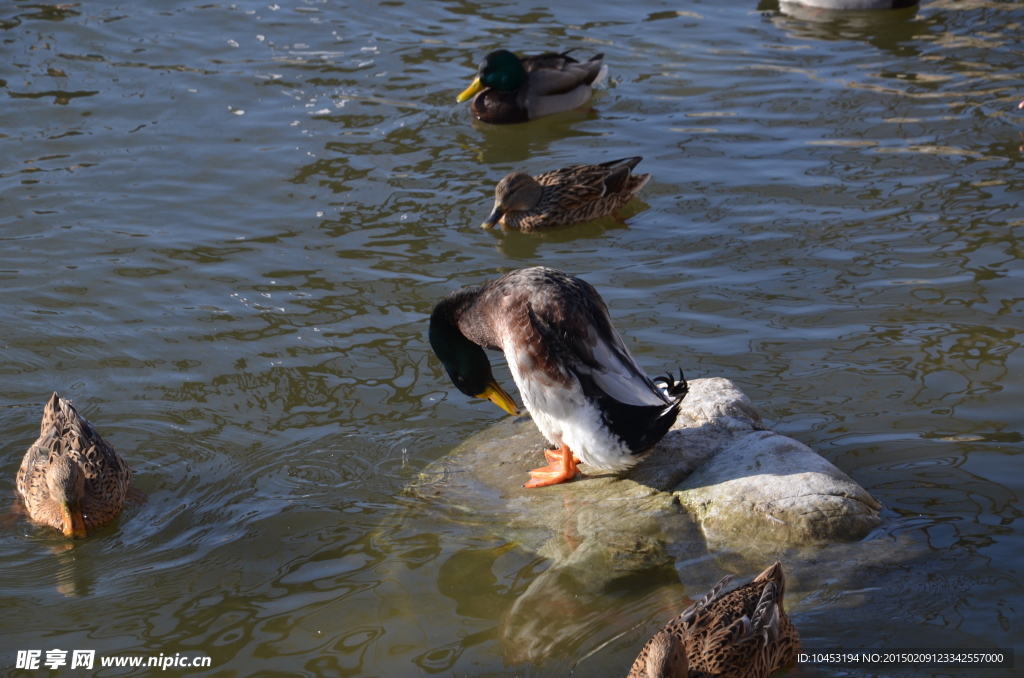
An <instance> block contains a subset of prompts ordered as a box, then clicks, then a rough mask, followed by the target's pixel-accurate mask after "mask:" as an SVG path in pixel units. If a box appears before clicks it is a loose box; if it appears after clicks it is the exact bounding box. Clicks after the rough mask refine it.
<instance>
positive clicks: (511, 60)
mask: <svg viewBox="0 0 1024 678" xmlns="http://www.w3.org/2000/svg"><path fill="white" fill-rule="evenodd" d="M525 84H526V70H525V69H524V68H523V62H522V61H520V59H519V57H517V56H516V55H515V54H513V53H512V52H510V51H508V50H507V49H499V50H495V51H493V52H491V53H490V54H488V55H487V56H485V57H484V60H483V61H481V62H480V68H479V69H477V72H476V78H475V79H474V80H473V82H472V84H470V86H469V87H467V88H466V89H465V90H464V91H463V92H462V94H460V95H459V98H458V99H457V100H456V101H458V102H459V103H462V102H463V101H467V100H468V99H470V98H471V97H473V96H475V95H476V94H477V92H480V91H482V90H483V89H484V88H487V87H489V88H491V89H496V90H499V91H502V92H514V91H515V90H517V89H519V88H520V87H522V86H523V85H525Z"/></svg>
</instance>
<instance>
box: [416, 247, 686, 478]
mask: <svg viewBox="0 0 1024 678" xmlns="http://www.w3.org/2000/svg"><path fill="white" fill-rule="evenodd" d="M430 345H431V347H432V348H433V349H434V353H436V354H437V357H438V358H440V359H441V362H442V364H444V367H445V369H446V370H447V371H448V376H450V377H451V379H452V382H453V383H454V384H455V386H456V387H457V388H458V389H459V390H460V391H462V392H463V393H465V394H466V395H469V396H473V397H476V398H485V399H488V400H491V401H492V402H494V403H495V404H496V405H498V406H499V407H501V408H502V409H504V410H505V411H506V412H508V413H510V414H518V408H517V407H516V404H515V402H514V401H513V400H512V398H511V397H510V396H509V395H508V394H507V393H506V392H505V391H504V389H502V388H501V386H500V385H498V383H497V381H495V379H494V376H493V375H492V373H491V365H490V363H489V362H488V360H487V355H486V354H485V353H484V349H485V348H486V349H490V350H494V351H503V352H504V353H505V359H506V360H507V361H508V365H509V368H510V369H511V371H512V377H513V379H515V382H516V385H517V386H518V387H519V393H520V395H521V396H522V398H523V403H524V404H525V405H526V409H528V410H529V411H530V414H531V415H532V416H533V421H534V423H536V425H537V428H538V429H540V432H541V433H542V434H543V435H544V437H545V438H547V439H548V441H549V442H551V443H552V444H553V445H555V446H556V449H555V450H547V451H546V452H545V456H546V457H547V459H548V462H549V465H548V466H546V467H543V468H539V469H534V470H533V471H530V475H531V476H533V478H532V480H530V481H529V482H528V483H527V484H526V487H540V486H543V485H554V484H556V483H561V482H565V481H567V480H571V479H572V478H573V477H574V476H575V474H576V472H577V468H576V465H577V464H578V463H580V462H582V463H585V464H588V465H590V466H593V467H594V468H596V469H605V470H611V471H622V470H625V469H627V468H629V467H631V466H633V465H634V464H635V463H636V462H637V455H639V454H642V453H644V452H646V451H647V450H649V449H650V448H652V447H654V445H655V444H656V443H657V442H658V441H659V440H661V439H662V437H663V436H664V435H665V434H666V433H667V432H668V430H669V428H670V427H671V426H672V424H673V423H674V422H675V420H676V415H677V414H678V413H679V405H680V403H681V402H682V399H683V397H684V396H685V395H686V390H687V387H686V381H685V380H683V379H682V378H680V379H679V380H678V381H676V380H675V379H672V378H661V381H664V382H665V383H664V387H663V388H660V387H658V386H656V385H655V384H654V382H652V381H651V379H650V378H649V377H648V376H647V375H646V374H644V371H643V370H642V369H641V368H640V366H639V365H637V363H636V360H634V358H633V356H632V355H630V353H629V351H628V350H627V349H626V346H625V344H623V343H622V339H621V338H620V337H619V334H618V333H617V332H616V331H615V328H614V327H612V321H611V317H610V316H609V314H608V307H607V306H606V305H605V303H604V300H602V299H601V296H600V295H599V294H598V293H597V290H595V289H594V288H593V287H592V286H591V285H590V284H588V283H586V282H585V281H583V280H580V279H579V278H574V277H572V276H569V275H566V274H565V273H562V272H561V271H556V270H554V269H551V268H543V267H537V268H527V269H522V270H518V271H512V272H511V273H508V274H506V275H504V276H502V277H501V278H498V279H497V280H492V281H490V282H486V283H484V284H483V285H480V286H479V287H469V288H465V289H461V290H458V291H456V292H453V293H451V294H450V295H448V297H447V298H446V299H444V300H443V301H442V302H440V303H439V304H438V305H437V306H436V307H435V308H434V312H433V314H432V315H431V316H430ZM680 377H681V375H680Z"/></svg>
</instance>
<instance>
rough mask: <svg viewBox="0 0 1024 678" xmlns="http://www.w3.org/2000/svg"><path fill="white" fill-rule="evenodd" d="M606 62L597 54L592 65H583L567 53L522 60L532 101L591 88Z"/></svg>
mask: <svg viewBox="0 0 1024 678" xmlns="http://www.w3.org/2000/svg"><path fill="white" fill-rule="evenodd" d="M569 51H572V50H569ZM603 60H604V54H597V55H595V56H593V57H591V58H590V60H589V61H583V62H580V61H577V60H576V59H573V58H572V57H570V56H569V52H568V51H567V52H562V53H561V54H555V53H550V52H549V53H546V54H538V55H536V56H529V57H522V59H521V61H522V64H523V69H524V70H525V71H526V73H527V78H528V80H527V82H528V86H529V90H530V96H532V97H540V96H553V95H556V94H565V93H567V92H571V91H572V90H574V89H576V88H577V87H579V86H581V85H590V84H592V83H593V82H594V80H596V79H597V76H598V75H599V74H600V73H601V66H602V65H603Z"/></svg>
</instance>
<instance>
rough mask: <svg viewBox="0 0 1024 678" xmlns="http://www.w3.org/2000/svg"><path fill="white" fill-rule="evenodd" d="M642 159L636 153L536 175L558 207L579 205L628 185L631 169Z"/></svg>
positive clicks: (573, 207)
mask: <svg viewBox="0 0 1024 678" xmlns="http://www.w3.org/2000/svg"><path fill="white" fill-rule="evenodd" d="M641 160H643V158H642V157H641V156H635V157H632V158H622V159H619V160H612V161H609V162H604V163H601V164H600V165H579V166H576V167H563V168H562V169H557V170H554V171H551V172H545V173H544V174H541V175H539V176H538V177H537V183H539V184H540V185H541V186H543V187H545V189H547V190H546V193H548V195H550V198H549V199H550V200H554V201H556V202H557V203H558V204H559V205H560V206H561V207H564V208H566V209H579V208H582V207H584V206H585V205H588V204H590V203H593V202H595V201H597V200H600V199H601V198H604V197H606V196H610V195H615V194H616V193H619V192H621V191H623V190H625V189H627V188H629V186H630V178H631V177H632V176H633V175H632V170H633V168H634V167H636V166H637V164H638V163H639V162H640V161H641Z"/></svg>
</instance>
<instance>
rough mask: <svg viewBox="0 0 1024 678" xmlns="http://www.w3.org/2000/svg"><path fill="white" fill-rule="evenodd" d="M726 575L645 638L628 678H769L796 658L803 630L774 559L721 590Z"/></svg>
mask: <svg viewBox="0 0 1024 678" xmlns="http://www.w3.org/2000/svg"><path fill="white" fill-rule="evenodd" d="M731 580H732V575H729V576H727V577H724V578H723V579H722V580H721V581H719V582H718V584H716V585H715V587H714V588H713V589H711V591H710V592H709V593H708V594H707V595H706V596H704V597H703V598H702V599H700V600H699V601H697V602H696V603H694V604H693V605H691V606H690V607H688V608H686V609H685V610H684V611H683V613H682V614H681V615H679V616H678V617H676V618H675V619H673V620H672V621H670V622H669V623H668V624H667V625H666V626H665V628H663V629H662V630H661V631H659V632H658V633H657V634H656V635H655V636H654V637H653V638H651V639H650V640H649V641H647V644H646V645H644V648H643V649H642V650H641V651H640V655H639V656H638V657H637V658H636V661H635V662H633V668H632V669H630V671H629V676H627V678H686V676H687V675H689V676H694V677H696V676H716V677H718V678H767V676H768V675H769V674H771V673H772V672H773V671H777V670H778V669H780V668H782V667H783V666H786V665H788V664H791V663H793V662H795V661H796V655H797V653H798V652H799V650H800V636H799V634H798V633H797V631H796V627H794V626H793V623H792V622H791V621H790V620H789V617H787V616H786V611H785V610H784V609H783V604H782V603H783V601H782V597H783V594H784V593H785V590H786V576H785V574H783V572H782V563H779V562H776V563H775V564H774V565H772V566H771V567H769V568H768V569H767V570H765V571H764V572H762V573H761V574H759V575H757V578H755V579H754V581H752V582H750V583H749V584H745V585H743V586H740V587H739V588H737V589H734V590H732V591H730V592H728V593H724V594H723V593H722V590H723V589H724V588H725V586H726V585H727V584H728V583H729V582H730V581H731Z"/></svg>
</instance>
